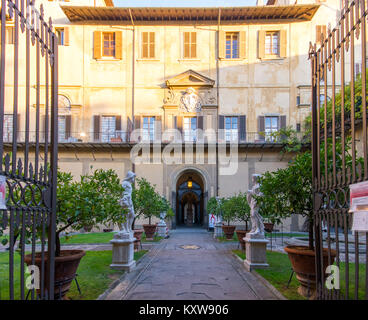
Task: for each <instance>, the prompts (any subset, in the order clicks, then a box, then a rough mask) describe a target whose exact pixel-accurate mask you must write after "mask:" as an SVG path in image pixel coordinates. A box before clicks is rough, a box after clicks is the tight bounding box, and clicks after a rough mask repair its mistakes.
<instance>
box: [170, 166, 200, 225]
mask: <svg viewBox="0 0 368 320" xmlns="http://www.w3.org/2000/svg"><path fill="white" fill-rule="evenodd" d="M203 190H204V183H203V178H202V177H201V176H200V174H199V173H197V172H196V171H194V170H188V171H185V172H183V173H182V175H181V176H180V177H179V179H178V181H177V184H176V225H177V226H188V227H192V226H203V224H204V193H203Z"/></svg>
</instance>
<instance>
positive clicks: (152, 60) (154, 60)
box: [137, 58, 160, 62]
mask: <svg viewBox="0 0 368 320" xmlns="http://www.w3.org/2000/svg"><path fill="white" fill-rule="evenodd" d="M137 61H139V62H159V61H160V59H153V58H152V59H149V58H147V59H146V58H140V59H137Z"/></svg>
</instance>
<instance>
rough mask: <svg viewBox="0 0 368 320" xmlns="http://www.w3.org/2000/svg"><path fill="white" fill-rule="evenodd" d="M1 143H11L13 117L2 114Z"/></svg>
mask: <svg viewBox="0 0 368 320" xmlns="http://www.w3.org/2000/svg"><path fill="white" fill-rule="evenodd" d="M3 130H4V131H3V132H4V134H3V141H4V142H11V141H12V139H13V115H12V114H4V129H3Z"/></svg>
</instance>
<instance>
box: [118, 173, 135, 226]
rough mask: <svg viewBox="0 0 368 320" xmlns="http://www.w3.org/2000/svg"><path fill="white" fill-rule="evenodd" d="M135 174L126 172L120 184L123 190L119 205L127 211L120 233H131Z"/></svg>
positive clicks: (133, 215) (133, 216)
mask: <svg viewBox="0 0 368 320" xmlns="http://www.w3.org/2000/svg"><path fill="white" fill-rule="evenodd" d="M135 176H136V174H135V173H134V172H132V171H128V173H127V175H126V177H125V178H124V180H123V182H122V184H121V185H122V187H123V188H124V192H123V194H122V197H121V199H120V205H121V207H122V208H123V209H127V211H128V214H127V218H126V221H125V222H124V223H123V224H122V225H121V231H120V232H121V233H132V232H133V230H132V225H133V221H134V218H135V214H134V206H133V201H132V191H133V187H132V184H133V183H134V179H135Z"/></svg>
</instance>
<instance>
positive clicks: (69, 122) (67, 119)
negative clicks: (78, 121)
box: [65, 114, 72, 139]
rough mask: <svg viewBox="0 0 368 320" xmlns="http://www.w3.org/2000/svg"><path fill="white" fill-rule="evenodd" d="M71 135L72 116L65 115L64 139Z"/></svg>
mask: <svg viewBox="0 0 368 320" xmlns="http://www.w3.org/2000/svg"><path fill="white" fill-rule="evenodd" d="M71 135H72V116H71V115H70V114H69V115H66V116H65V139H69V138H70V137H71Z"/></svg>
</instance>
